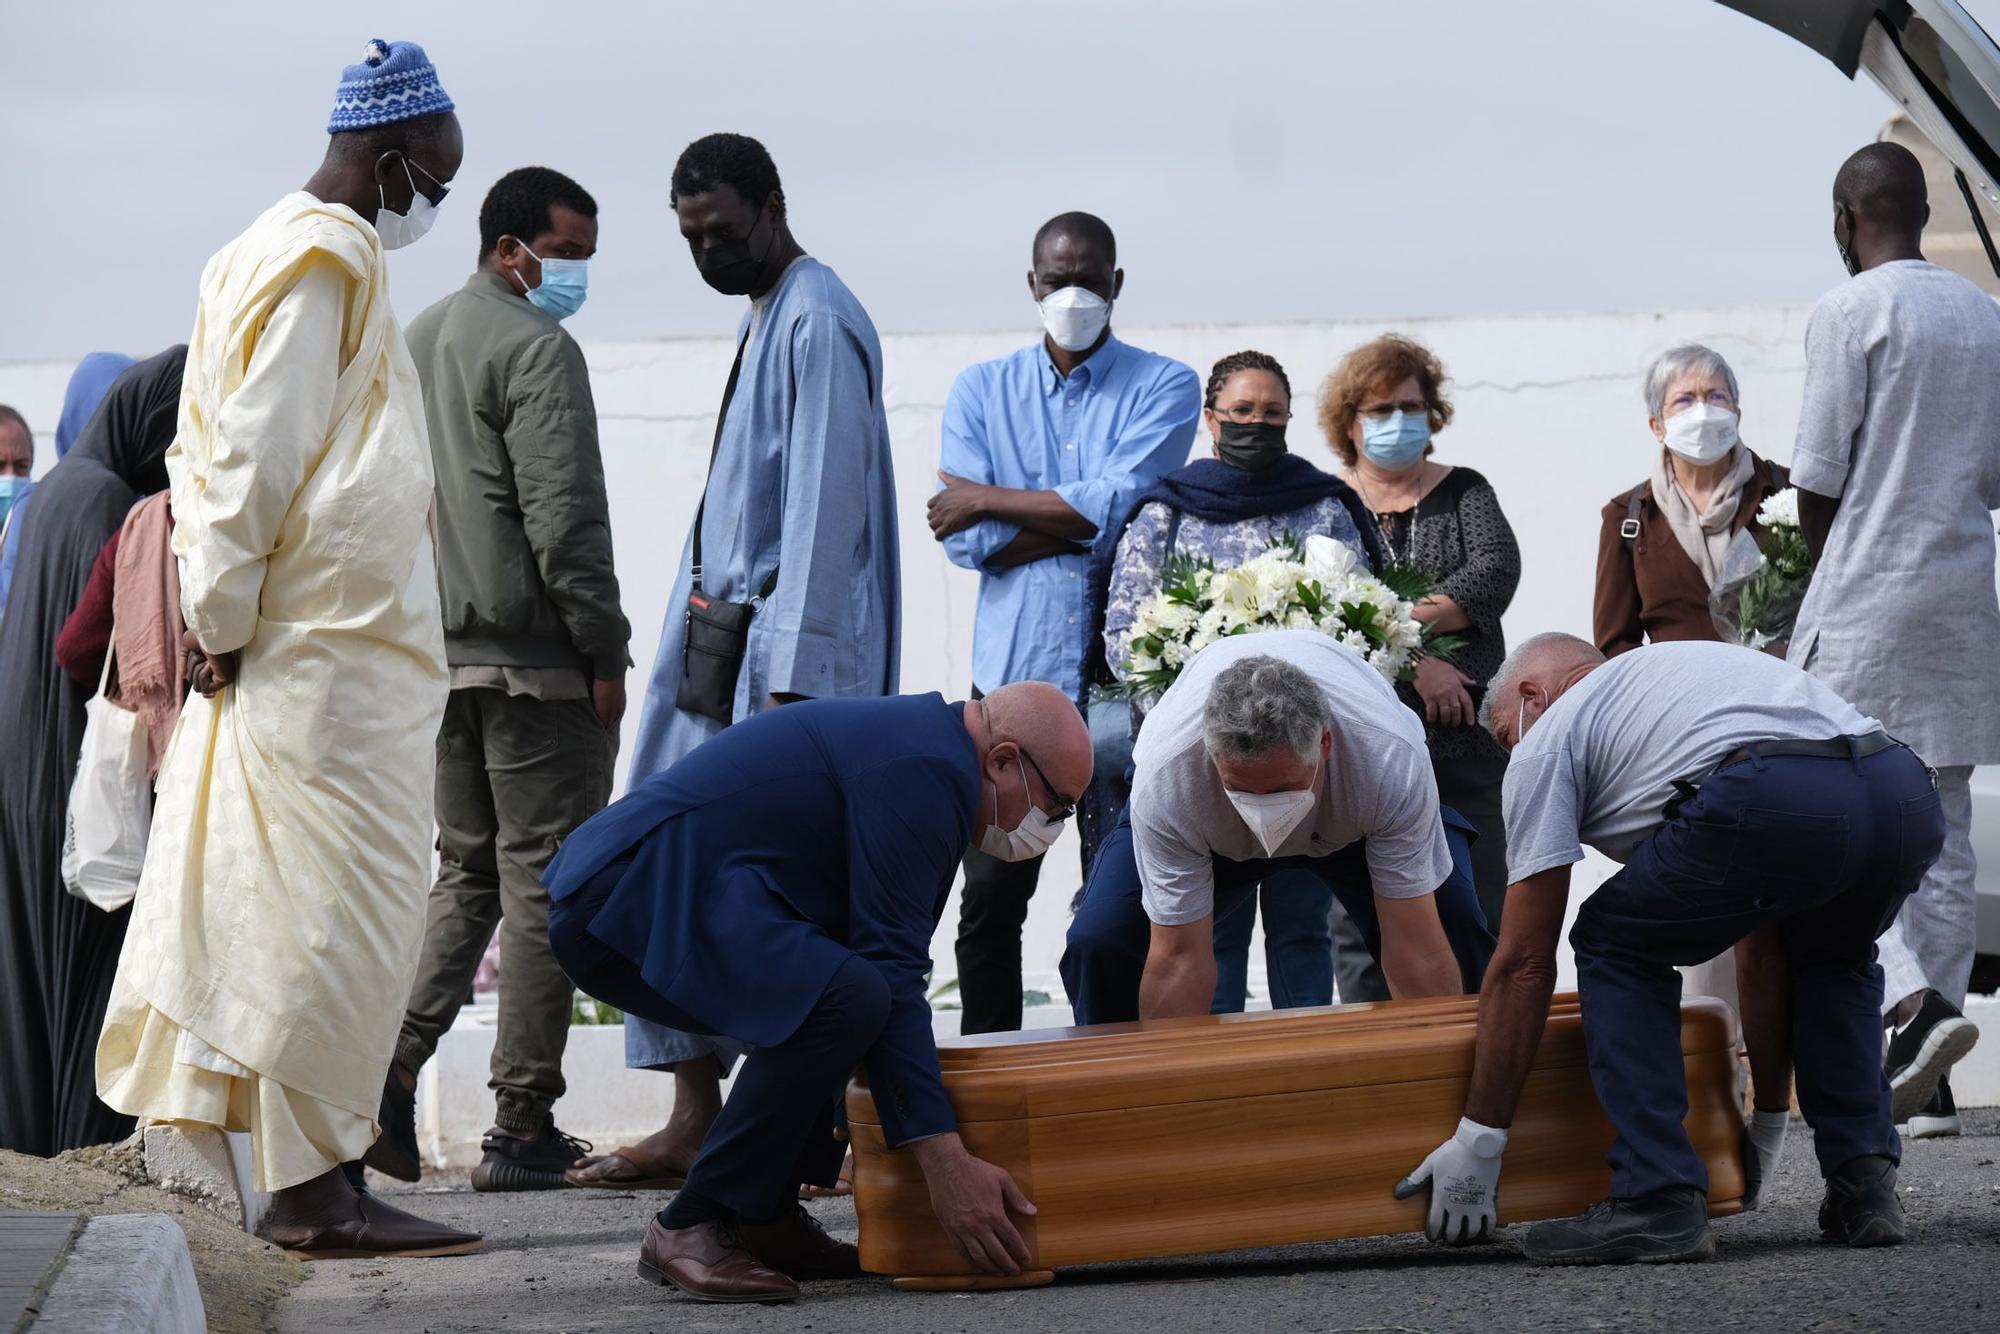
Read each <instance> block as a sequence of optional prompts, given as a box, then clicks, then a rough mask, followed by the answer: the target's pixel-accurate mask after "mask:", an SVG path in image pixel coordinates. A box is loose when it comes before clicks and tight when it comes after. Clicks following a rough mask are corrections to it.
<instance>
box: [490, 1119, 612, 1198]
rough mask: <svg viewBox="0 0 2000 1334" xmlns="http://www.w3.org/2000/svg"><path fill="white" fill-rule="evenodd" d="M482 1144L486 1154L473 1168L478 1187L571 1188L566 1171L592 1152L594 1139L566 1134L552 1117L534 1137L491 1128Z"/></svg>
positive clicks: (510, 1188) (493, 1188) (498, 1188)
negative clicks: (584, 1138) (513, 1134)
mask: <svg viewBox="0 0 2000 1334" xmlns="http://www.w3.org/2000/svg"><path fill="white" fill-rule="evenodd" d="M479 1147H480V1148H482V1149H484V1150H485V1151H486V1156H485V1157H483V1158H481V1159H480V1160H479V1166H477V1167H475V1168H473V1169H472V1188H473V1189H474V1190H567V1189H569V1182H567V1181H565V1180H563V1173H565V1172H567V1171H569V1170H570V1169H571V1168H572V1167H575V1166H576V1160H577V1159H579V1158H581V1157H582V1156H583V1155H584V1154H586V1153H589V1152H590V1141H588V1140H581V1139H578V1138H577V1137H576V1136H574V1135H565V1134H563V1132H562V1131H560V1130H557V1129H556V1123H555V1119H554V1118H553V1117H551V1118H550V1119H549V1120H547V1121H545V1122H543V1123H542V1128H541V1131H540V1132H539V1133H538V1134H537V1135H536V1136H535V1137H534V1138H533V1139H515V1138H514V1137H513V1136H512V1135H509V1134H507V1133H506V1132H505V1131H502V1130H489V1131H487V1132H486V1138H485V1139H483V1140H481V1141H479Z"/></svg>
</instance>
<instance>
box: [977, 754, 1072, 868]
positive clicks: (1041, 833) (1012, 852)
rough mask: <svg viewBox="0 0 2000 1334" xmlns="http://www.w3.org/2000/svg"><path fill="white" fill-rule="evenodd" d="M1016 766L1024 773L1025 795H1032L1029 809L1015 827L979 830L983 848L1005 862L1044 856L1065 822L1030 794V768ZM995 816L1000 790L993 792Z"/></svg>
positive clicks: (991, 855)
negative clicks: (1039, 803) (1051, 815)
mask: <svg viewBox="0 0 2000 1334" xmlns="http://www.w3.org/2000/svg"><path fill="white" fill-rule="evenodd" d="M1014 768H1015V771H1016V772H1017V773H1019V774H1020V775H1021V795H1022V796H1024V797H1027V798H1028V813H1027V814H1026V815H1024V816H1022V817H1021V823H1020V824H1018V825H1015V826H1014V827H1013V828H1012V829H1002V828H1001V827H1000V826H999V825H997V824H989V825H987V826H986V828H985V829H983V830H981V831H980V834H979V850H980V851H981V852H983V853H985V854H986V855H987V856H989V857H998V858H999V859H1000V860H1001V861H1003V862H1025V861H1031V860H1033V859H1034V858H1036V857H1039V856H1041V855H1042V854H1043V853H1045V852H1047V851H1048V850H1049V848H1050V846H1051V845H1052V844H1054V843H1055V841H1056V838H1057V837H1058V836H1059V835H1060V834H1061V833H1062V831H1063V822H1062V821H1061V820H1056V819H1052V818H1050V816H1049V813H1048V812H1047V811H1045V810H1043V809H1042V808H1041V807H1040V806H1037V805H1036V804H1035V799H1034V797H1033V796H1032V795H1030V794H1029V792H1028V772H1027V770H1026V768H1024V767H1023V766H1021V765H1018V764H1017V765H1015V766H1014ZM993 818H994V819H996V820H997V819H999V818H1000V794H999V792H998V791H996V792H994V794H993Z"/></svg>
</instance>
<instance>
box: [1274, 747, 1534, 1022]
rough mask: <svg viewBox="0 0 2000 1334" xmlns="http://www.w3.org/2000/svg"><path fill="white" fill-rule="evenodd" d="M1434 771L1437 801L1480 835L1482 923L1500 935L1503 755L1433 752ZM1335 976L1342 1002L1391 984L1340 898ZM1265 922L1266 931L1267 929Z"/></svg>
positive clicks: (1374, 995)
mask: <svg viewBox="0 0 2000 1334" xmlns="http://www.w3.org/2000/svg"><path fill="white" fill-rule="evenodd" d="M1431 768H1432V769H1433V770H1434V771H1435V772H1436V774H1437V785H1438V802H1439V803H1440V804H1441V805H1444V806H1449V807H1450V808H1451V809H1452V810H1454V811H1457V812H1458V814H1459V815H1460V817H1462V818H1463V819H1464V820H1465V822H1466V823H1467V824H1469V825H1471V826H1472V828H1473V831H1474V832H1475V833H1476V834H1477V835H1478V837H1477V838H1475V839H1473V840H1472V881H1473V885H1474V886H1475V887H1476V888H1477V890H1478V892H1479V907H1480V910H1481V911H1482V912H1484V913H1485V914H1486V925H1487V926H1488V927H1490V928H1491V929H1492V931H1493V934H1494V935H1495V936H1496V937H1497V936H1499V934H1500V909H1501V907H1502V906H1503V905H1504V904H1505V903H1506V901H1507V822H1506V820H1505V819H1503V818H1502V817H1501V814H1500V784H1501V781H1502V780H1503V779H1504V778H1506V776H1507V757H1506V755H1505V754H1502V753H1500V752H1498V751H1497V750H1494V751H1481V752H1480V753H1478V754H1474V755H1469V756H1464V757H1460V758H1453V759H1439V758H1438V757H1436V756H1435V755H1433V756H1432V757H1431ZM1329 928H1330V930H1331V933H1332V935H1333V976H1334V981H1335V983H1336V984H1337V985H1338V987H1339V989H1340V1002H1341V1004H1343V1005H1351V1004H1353V1003H1354V1002H1356V1001H1384V1000H1388V999H1389V984H1388V983H1387V982H1386V981H1384V980H1383V977H1382V969H1381V968H1380V966H1378V965H1377V964H1376V962H1375V956H1374V955H1373V954H1370V953H1369V952H1368V947H1367V946H1366V945H1365V944H1364V943H1363V941H1362V939H1361V929H1360V928H1359V927H1357V926H1355V925H1354V923H1353V922H1352V921H1351V920H1350V919H1349V918H1348V916H1347V911H1346V909H1344V908H1342V907H1341V906H1340V904H1339V902H1338V901H1336V902H1335V903H1334V904H1333V905H1332V912H1331V920H1330V922H1329ZM1270 929H1271V928H1270V926H1269V924H1268V923H1267V924H1266V925H1265V927H1264V930H1265V931H1266V932H1267V933H1268V932H1269V931H1270Z"/></svg>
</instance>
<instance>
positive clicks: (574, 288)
mask: <svg viewBox="0 0 2000 1334" xmlns="http://www.w3.org/2000/svg"><path fill="white" fill-rule="evenodd" d="M479 247H480V249H479V271H478V272H476V273H474V274H473V275H472V277H471V279H470V280H469V281H467V283H466V284H465V286H464V287H463V288H461V289H460V290H459V291H457V292H454V293H452V295H450V296H448V297H446V298H445V299H444V300H442V301H440V302H438V303H437V304H436V305H434V306H432V307H431V308H430V309H429V310H426V311H425V312H424V313H423V314H421V315H419V316H418V317H417V318H416V319H415V320H413V321H412V322H411V323H410V326H409V330H408V335H407V336H408V339H409V344H410V353H411V355H412V356H413V357H414V358H415V359H416V363H417V371H418V373H419V375H421V376H422V378H423V385H424V415H425V417H426V419H427V420H428V422H429V424H430V438H431V453H432V456H433V458H434V459H435V460H436V464H437V468H436V471H437V538H438V542H437V546H438V580H439V584H440V586H441V589H442V592H443V599H442V601H443V604H444V629H445V655H446V657H447V659H448V660H449V662H450V664H451V698H450V702H449V703H448V704H447V706H446V708H445V715H444V724H443V727H442V728H441V729H440V731H439V734H438V748H437V754H438V767H437V818H438V850H439V854H440V855H439V869H438V879H437V884H436V885H435V886H433V888H432V890H431V897H430V909H429V914H428V921H427V922H426V924H425V930H424V947H423V953H422V956H421V959H420V961H419V963H418V965H417V977H416V982H415V985H414V986H413V987H412V988H411V991H410V1002H409V1008H408V1009H407V1011H406V1012H405V1013H404V1016H403V1031H402V1036H401V1039H400V1040H399V1041H398V1043H397V1049H396V1062H395V1064H394V1065H393V1066H392V1067H391V1068H390V1071H389V1077H388V1080H387V1082H386V1086H385V1088H384V1091H383V1098H382V1104H383V1105H382V1113H381V1121H382V1127H383V1128H382V1134H381V1137H380V1138H379V1139H378V1140H377V1141H376V1143H375V1146H374V1148H373V1149H372V1150H371V1151H370V1152H369V1155H368V1158H367V1162H368V1165H369V1166H370V1167H373V1168H375V1169H376V1170H378V1171H381V1172H385V1173H387V1174H388V1175H390V1176H393V1177H398V1178H400V1179H402V1180H405V1181H415V1180H417V1179H418V1177H419V1175H420V1174H421V1170H422V1169H421V1166H420V1163H419V1160H418V1156H417V1143H416V1115H415V1089H416V1072H417V1070H418V1069H419V1068H420V1067H422V1065H423V1063H424V1062H425V1061H427V1060H429V1059H430V1057H431V1055H432V1053H433V1052H435V1051H436V1050H437V1044H438V1040H439V1039H440V1038H441V1037H442V1036H443V1035H444V1033H445V1031H446V1030H448V1029H449V1028H450V1027H451V1024H452V1021H453V1020H454V1019H455V1018H456V1017H457V1015H458V1009H459V1006H460V1005H461V1004H463V1003H464V1001H465V998H466V996H467V995H468V994H469V993H470V992H471V990H472V979H473V974H474V973H475V972H476V971H477V970H478V968H479V962H480V959H481V958H482V956H483V955H484V953H485V950H486V944H487V942H488V941H489V940H490V939H491V938H492V935H493V929H494V926H495V924H496V923H498V924H499V927H500V931H501V937H500V938H501V955H500V969H501V978H500V1029H499V1034H498V1036H497V1038H496V1040H495V1041H494V1044H493V1066H492V1079H491V1081H490V1085H489V1086H490V1087H491V1088H492V1089H493V1093H494V1101H495V1104H496V1111H495V1115H494V1125H493V1129H492V1130H491V1131H489V1132H488V1133H487V1135H486V1138H485V1140H484V1141H483V1144H482V1147H483V1148H484V1150H485V1154H484V1157H483V1158H482V1159H481V1161H480V1164H479V1166H478V1167H477V1168H476V1169H474V1171H473V1174H472V1185H473V1188H474V1189H475V1190H539V1189H547V1188H554V1187H560V1186H562V1185H563V1184H564V1182H563V1171H564V1169H566V1168H568V1167H569V1166H570V1165H571V1164H572V1163H573V1162H574V1161H575V1159H576V1156H577V1153H578V1152H579V1145H578V1142H577V1141H575V1140H573V1139H571V1138H570V1137H568V1136H565V1135H564V1134H563V1133H562V1132H561V1131H559V1130H557V1129H556V1126H555V1120H554V1118H553V1116H552V1115H551V1111H550V1109H551V1108H552V1107H553V1106H554V1104H555V1101H556V1099H557V1098H559V1097H561V1096H562V1092H563V1076H562V1055H563V1046H564V1044H565V1042H566V1041H567V1039H568V1036H569V1021H570V1008H571V1000H572V997H573V995H574V988H572V986H571V985H570V982H569V979H568V978H566V977H565V976H564V975H563V972H562V969H561V968H559V967H558V966H557V965H556V961H555V958H554V956H553V955H552V954H551V953H550V951H549V926H548V922H549V899H548V892H547V891H546V890H544V889H543V888H542V883H541V877H542V871H543V869H544V868H545V867H546V866H547V865H548V861H549V858H550V857H551V856H553V855H554V853H555V849H556V846H557V845H558V844H559V843H560V842H561V841H562V840H563V838H564V837H565V836H567V835H568V834H569V832H570V831H571V830H572V829H574V828H576V826H577V825H579V824H581V823H583V821H584V820H586V819H587V818H589V817H590V816H591V815H593V814H595V813H596V812H597V811H598V810H599V809H601V808H602V807H603V805H604V804H605V802H606V801H608V800H609V799H610V796H611V766H612V760H613V758H614V756H615V754H616V751H617V728H618V722H619V719H620V718H621V717H622V716H623V715H624V712H625V669H626V667H627V666H628V665H629V661H630V659H629V658H628V656H627V652H626V646H627V645H626V641H627V640H628V639H629V638H630V627H629V626H628V625H627V624H626V621H625V616H624V613H623V612H622V611H620V609H619V605H618V579H617V576H616V574H615V573H614V572H613V569H612V560H611V525H610V519H609V517H608V514H607V506H606V501H605V493H604V465H603V461H602V459H601V458H600V456H599V454H598V448H597V413H596V408H595V407H594V405H593V404H592V402H591V396H590V372H589V368H588V367H587V366H586V365H585V364H584V360H583V351H582V349H581V348H579V347H578V346H577V344H576V340H575V339H573V338H571V337H570V336H569V334H567V333H565V332H564V331H563V327H562V325H561V323H560V321H561V320H562V319H563V318H565V317H566V316H568V315H571V314H574V313H575V312H576V309H577V308H578V307H579V306H581V305H582V304H583V297H584V292H585V277H586V275H587V273H588V272H589V270H588V268H587V267H586V261H587V260H589V258H590V257H591V256H592V255H593V254H595V253H596V251H597V204H596V202H595V201H594V200H592V199H591V197H590V196H589V195H588V194H586V193H585V192H584V190H583V188H582V187H581V186H579V185H578V184H577V183H576V182H575V181H572V180H570V179H569V178H568V177H567V176H564V175H562V174H561V173H559V172H554V171H550V170H548V169H547V168H546V167H523V168H521V169H520V170H518V171H512V172H509V173H508V174H507V175H505V176H503V177H501V178H500V180H499V181H498V183H496V184H495V185H494V187H493V189H492V191H491V192H490V193H488V194H487V196H486V202H485V203H484V204H483V205H482V206H481V207H480V210H479Z"/></svg>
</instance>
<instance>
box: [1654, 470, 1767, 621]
mask: <svg viewBox="0 0 2000 1334" xmlns="http://www.w3.org/2000/svg"><path fill="white" fill-rule="evenodd" d="M1671 454H1672V451H1670V450H1667V449H1665V448H1662V449H1661V450H1660V452H1659V455H1658V457H1656V458H1655V459H1654V460H1653V503H1654V504H1656V505H1658V506H1659V507H1660V513H1662V514H1664V515H1666V516H1667V525H1668V527H1670V528H1672V529H1673V530H1674V536H1675V537H1676V538H1678V539H1679V540H1680V544H1681V550H1682V551H1685V552H1687V554H1688V559H1689V560H1691V561H1693V562H1694V567H1695V568H1696V569H1697V570H1700V571H1701V581H1702V582H1703V583H1705V584H1707V585H1708V586H1709V587H1710V588H1713V587H1715V572H1716V571H1717V570H1719V569H1721V568H1722V558H1723V555H1724V554H1725V553H1726V552H1727V551H1728V550H1729V540H1730V539H1731V538H1732V537H1734V536H1736V528H1735V524H1736V511H1737V510H1738V509H1739V508H1740V507H1741V506H1742V504H1743V487H1744V484H1745V483H1747V482H1748V481H1749V480H1750V477H1751V474H1752V473H1753V472H1754V471H1755V468H1754V467H1753V466H1752V464H1751V462H1750V451H1749V450H1748V449H1746V448H1745V447H1744V446H1743V444H1742V442H1741V441H1739V442H1737V445H1736V448H1735V449H1734V450H1732V451H1731V452H1730V456H1729V457H1730V459H1731V460H1732V461H1731V463H1730V465H1729V471H1728V473H1726V474H1725V475H1724V476H1723V479H1722V482H1721V484H1720V485H1718V486H1717V487H1716V488H1715V494H1714V495H1712V496H1710V497H1709V498H1708V507H1707V508H1706V509H1704V510H1702V512H1701V513H1699V514H1696V513H1695V510H1694V502H1693V501H1692V500H1690V499H1688V494H1687V492H1685V491H1683V490H1681V484H1680V482H1679V481H1678V480H1677V479H1676V478H1675V477H1674V468H1673V464H1672V463H1670V462H1668V460H1669V458H1670V457H1671Z"/></svg>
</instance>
